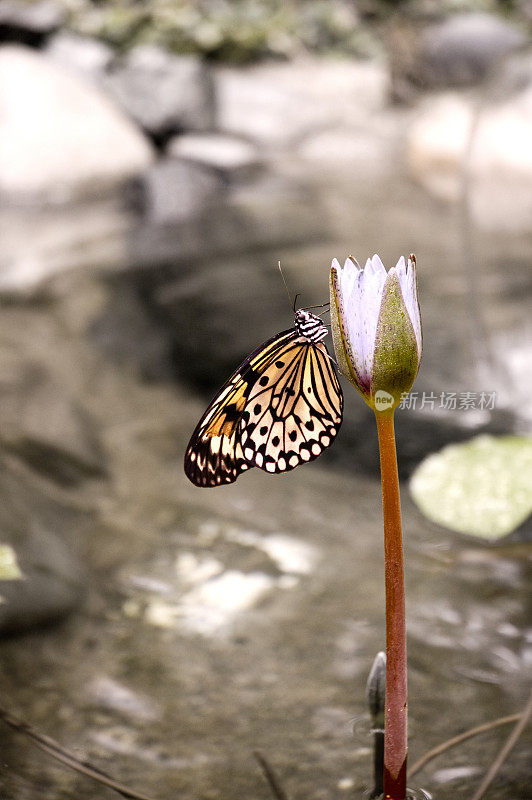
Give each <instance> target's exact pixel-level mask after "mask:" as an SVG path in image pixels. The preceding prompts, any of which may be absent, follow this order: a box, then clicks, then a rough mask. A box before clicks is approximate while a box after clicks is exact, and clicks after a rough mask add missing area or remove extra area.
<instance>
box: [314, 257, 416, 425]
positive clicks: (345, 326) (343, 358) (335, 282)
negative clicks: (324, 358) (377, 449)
mask: <svg viewBox="0 0 532 800" xmlns="http://www.w3.org/2000/svg"><path fill="white" fill-rule="evenodd" d="M330 288H331V327H332V335H333V342H334V349H335V352H336V358H337V360H338V366H339V368H340V372H341V373H342V374H343V375H344V376H345V377H346V378H347V380H349V381H350V382H351V383H352V384H353V386H355V388H356V389H358V391H359V392H360V393H361V394H362V396H363V397H364V399H365V400H366V402H367V403H368V404H369V405H370V406H371V407H372V408H373V409H375V410H377V411H385V410H388V409H394V408H396V407H397V405H398V404H399V402H400V400H401V394H402V393H403V392H408V391H409V390H410V388H411V386H412V384H413V382H414V379H415V377H416V375H417V372H418V369H419V364H420V361H421V349H422V337H421V316H420V312H419V303H418V297H417V281H416V259H415V256H413V255H411V256H410V257H409V259H408V264H406V263H405V259H404V258H403V256H401V258H400V259H399V261H398V262H397V264H396V265H395V267H392V269H390V271H389V272H386V269H385V267H384V264H383V263H382V261H381V260H380V258H379V256H378V255H374V256H373V258H371V259H369V258H368V260H367V261H366V265H365V266H364V267H360V266H359V265H358V264H357V262H356V261H355V260H354V259H352V258H351V257H350V258H348V259H347V260H346V262H345V264H344V266H343V267H341V266H340V264H339V263H338V261H337V260H336V258H335V259H334V260H333V262H332V265H331V280H330Z"/></svg>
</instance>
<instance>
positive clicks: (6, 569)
mask: <svg viewBox="0 0 532 800" xmlns="http://www.w3.org/2000/svg"><path fill="white" fill-rule="evenodd" d="M22 577H24V576H23V575H22V572H21V571H20V567H19V565H18V561H17V554H16V553H15V551H14V550H13V548H12V547H11V545H9V544H0V581H16V580H20V578H22Z"/></svg>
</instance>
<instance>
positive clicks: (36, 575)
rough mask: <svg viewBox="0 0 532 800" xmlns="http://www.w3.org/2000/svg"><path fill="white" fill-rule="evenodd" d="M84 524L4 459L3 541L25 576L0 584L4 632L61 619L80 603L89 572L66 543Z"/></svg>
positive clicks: (0, 477) (0, 490) (0, 481)
mask: <svg viewBox="0 0 532 800" xmlns="http://www.w3.org/2000/svg"><path fill="white" fill-rule="evenodd" d="M80 523H81V516H80V514H79V513H77V512H74V511H73V510H72V509H71V508H69V507H68V505H66V504H62V503H58V502H55V501H52V500H51V499H50V498H49V497H47V496H46V494H45V493H44V492H43V491H42V489H40V488H38V486H37V485H36V484H34V483H33V481H32V480H31V479H30V478H29V477H28V476H25V475H23V474H19V473H17V472H14V471H13V470H12V468H11V467H10V464H9V462H8V461H7V460H4V459H2V464H1V474H0V542H1V543H2V544H3V545H8V546H9V547H10V548H11V549H12V551H13V552H14V553H15V556H16V564H17V567H18V569H19V570H20V573H21V577H20V578H18V579H14V580H0V597H1V602H0V633H13V632H18V631H22V630H25V629H27V628H32V627H35V626H37V625H43V624H45V623H50V622H54V621H57V620H59V619H61V618H62V617H64V616H65V615H67V614H69V613H70V612H72V611H73V610H74V609H75V608H77V607H78V606H79V605H80V603H81V601H82V599H83V597H84V595H85V590H86V574H85V570H84V568H83V566H82V564H81V561H80V559H79V557H78V556H77V555H76V554H75V552H74V550H73V549H72V548H71V547H70V545H69V543H68V540H69V536H70V534H71V533H73V531H74V530H75V529H76V528H78V531H79V527H80ZM70 526H72V527H71V528H70Z"/></svg>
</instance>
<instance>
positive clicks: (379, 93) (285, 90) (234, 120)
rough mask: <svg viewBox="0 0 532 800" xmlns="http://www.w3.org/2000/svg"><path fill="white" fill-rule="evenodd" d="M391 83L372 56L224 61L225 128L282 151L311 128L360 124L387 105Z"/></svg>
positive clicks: (219, 75) (221, 99)
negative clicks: (246, 64)
mask: <svg viewBox="0 0 532 800" xmlns="http://www.w3.org/2000/svg"><path fill="white" fill-rule="evenodd" d="M387 83H388V76H387V72H386V69H385V68H384V66H383V65H381V64H378V63H371V62H367V61H355V60H345V61H343V60H337V61H336V60H328V59H319V58H309V59H305V60H304V61H303V60H302V61H296V62H291V63H271V62H270V63H263V64H258V65H254V66H252V67H249V68H246V69H242V68H241V67H227V66H222V67H219V68H218V69H217V70H216V89H217V99H218V107H219V114H218V117H219V128H220V130H222V131H224V132H225V133H231V134H233V135H236V136H241V137H243V138H245V139H247V140H248V141H255V142H259V143H260V144H261V146H262V148H263V149H264V148H265V147H271V149H272V152H274V153H275V154H276V155H278V154H279V152H280V150H281V149H284V148H290V147H294V146H298V145H300V144H301V143H302V142H304V141H305V139H306V137H308V136H309V135H311V134H315V133H317V132H320V131H323V130H329V129H334V128H335V127H336V126H349V125H350V124H353V125H355V126H360V124H361V119H364V121H366V120H367V118H368V117H369V116H371V115H373V114H375V113H377V112H379V111H380V110H382V108H383V107H384V105H385V103H386V92H387ZM331 87H334V90H333V89H332V88H331Z"/></svg>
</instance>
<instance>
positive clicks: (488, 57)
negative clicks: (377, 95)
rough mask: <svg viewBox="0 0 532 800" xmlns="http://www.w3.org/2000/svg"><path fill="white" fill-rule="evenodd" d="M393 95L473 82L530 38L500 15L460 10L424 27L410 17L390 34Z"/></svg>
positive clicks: (401, 96)
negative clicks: (410, 21)
mask: <svg viewBox="0 0 532 800" xmlns="http://www.w3.org/2000/svg"><path fill="white" fill-rule="evenodd" d="M389 39H390V40H389V51H390V71H391V84H392V97H393V98H394V99H395V100H399V101H406V102H409V101H411V100H412V99H414V97H415V94H416V93H417V92H418V91H419V90H430V89H442V88H451V87H461V86H472V85H475V84H478V83H480V82H481V81H483V80H484V78H486V76H487V75H488V74H489V73H490V71H491V70H492V69H493V68H494V67H495V66H496V65H497V64H498V63H499V62H500V61H501V60H502V59H503V58H504V57H505V56H507V55H509V54H510V53H512V52H514V51H516V50H518V49H519V48H520V47H522V46H523V45H524V44H526V42H527V41H528V39H527V36H526V34H525V33H524V32H523V31H521V30H519V29H518V28H517V27H516V26H515V25H513V24H512V23H510V22H507V21H506V20H504V19H502V18H501V17H496V16H494V15H493V14H488V13H484V12H472V13H458V14H454V15H452V16H450V17H449V18H448V19H446V20H444V21H443V22H440V23H437V24H435V25H429V26H428V27H426V28H425V29H422V30H420V29H419V27H418V26H417V25H412V24H410V23H409V22H408V21H405V19H402V20H400V21H399V22H398V24H394V25H393V27H391V29H390V37H389Z"/></svg>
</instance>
